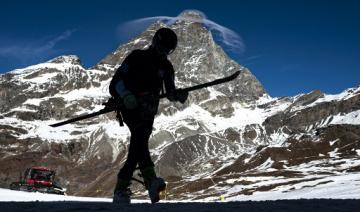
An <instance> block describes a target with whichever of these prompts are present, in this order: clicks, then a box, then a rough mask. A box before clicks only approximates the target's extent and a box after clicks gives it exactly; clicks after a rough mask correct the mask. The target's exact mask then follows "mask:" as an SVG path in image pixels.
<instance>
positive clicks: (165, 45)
mask: <svg viewBox="0 0 360 212" xmlns="http://www.w3.org/2000/svg"><path fill="white" fill-rule="evenodd" d="M176 45H177V36H176V34H175V32H174V31H173V30H171V29H169V28H160V29H159V30H158V31H156V33H155V35H154V37H153V39H152V46H153V47H154V48H155V49H157V50H158V51H160V53H163V54H166V55H168V54H170V53H171V52H173V51H174V50H175V48H176Z"/></svg>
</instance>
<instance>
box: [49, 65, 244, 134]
mask: <svg viewBox="0 0 360 212" xmlns="http://www.w3.org/2000/svg"><path fill="white" fill-rule="evenodd" d="M239 74H240V71H237V72H235V73H233V74H232V75H230V76H227V77H224V78H220V79H217V80H214V81H211V82H207V83H204V84H200V85H195V86H191V87H188V88H180V89H181V90H183V91H188V92H190V91H194V90H199V89H201V88H206V87H210V86H214V85H218V84H222V83H226V82H230V81H232V80H234V79H236V77H237V76H239ZM166 96H167V95H166V94H162V95H160V96H159V98H160V99H161V98H165V97H166ZM103 105H104V106H105V107H104V108H103V109H101V110H99V111H97V112H94V113H90V114H86V115H81V116H78V117H75V118H72V119H69V120H66V121H62V122H59V123H55V124H51V125H50V126H51V127H59V126H62V125H65V124H70V123H73V122H76V121H80V120H84V119H88V118H92V117H95V116H98V115H101V114H105V113H109V112H112V111H119V110H120V108H119V105H118V104H117V103H116V101H115V100H114V98H110V99H109V100H108V101H107V102H106V103H104V104H103Z"/></svg>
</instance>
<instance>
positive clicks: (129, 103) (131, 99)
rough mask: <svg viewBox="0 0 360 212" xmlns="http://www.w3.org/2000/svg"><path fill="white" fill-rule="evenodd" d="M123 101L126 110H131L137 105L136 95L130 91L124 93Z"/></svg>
mask: <svg viewBox="0 0 360 212" xmlns="http://www.w3.org/2000/svg"><path fill="white" fill-rule="evenodd" d="M123 103H124V106H125V108H126V109H128V110H132V109H135V108H136V107H137V100H136V97H135V95H134V94H132V93H131V92H128V93H127V94H126V95H124V97H123Z"/></svg>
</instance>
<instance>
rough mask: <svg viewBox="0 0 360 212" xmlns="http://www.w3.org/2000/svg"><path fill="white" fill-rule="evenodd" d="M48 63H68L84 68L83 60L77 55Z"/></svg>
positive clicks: (64, 56)
mask: <svg viewBox="0 0 360 212" xmlns="http://www.w3.org/2000/svg"><path fill="white" fill-rule="evenodd" d="M48 63H68V64H72V65H80V66H82V64H81V60H80V58H79V57H78V56H77V55H62V56H59V57H55V58H54V59H51V60H49V61H48Z"/></svg>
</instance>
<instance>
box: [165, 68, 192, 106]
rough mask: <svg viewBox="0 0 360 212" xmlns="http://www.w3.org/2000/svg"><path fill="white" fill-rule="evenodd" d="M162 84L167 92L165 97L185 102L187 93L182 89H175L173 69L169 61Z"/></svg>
mask: <svg viewBox="0 0 360 212" xmlns="http://www.w3.org/2000/svg"><path fill="white" fill-rule="evenodd" d="M164 84H165V90H166V94H167V98H168V99H169V100H170V101H179V102H181V103H183V104H184V103H185V101H186V100H187V97H188V95H189V93H188V92H187V91H184V90H182V89H176V87H175V71H174V68H173V66H172V65H171V63H170V62H169V68H168V70H167V71H166V72H165V75H164Z"/></svg>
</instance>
